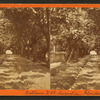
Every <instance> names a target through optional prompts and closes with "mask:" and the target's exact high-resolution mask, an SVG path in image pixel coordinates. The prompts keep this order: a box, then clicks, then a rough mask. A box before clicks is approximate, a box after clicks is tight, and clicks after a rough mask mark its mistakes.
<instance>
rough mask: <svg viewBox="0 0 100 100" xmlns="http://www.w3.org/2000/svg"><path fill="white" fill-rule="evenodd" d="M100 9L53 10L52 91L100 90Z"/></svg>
mask: <svg viewBox="0 0 100 100" xmlns="http://www.w3.org/2000/svg"><path fill="white" fill-rule="evenodd" d="M99 16H100V8H92V7H90V8H77V7H75V8H53V10H52V13H51V27H52V28H51V31H52V32H51V35H50V36H51V38H50V41H51V42H50V46H51V49H50V54H51V55H50V58H51V62H50V73H51V89H62V90H100V74H99V73H100V56H99V55H100V32H99V31H100V23H99V21H100V19H99Z"/></svg>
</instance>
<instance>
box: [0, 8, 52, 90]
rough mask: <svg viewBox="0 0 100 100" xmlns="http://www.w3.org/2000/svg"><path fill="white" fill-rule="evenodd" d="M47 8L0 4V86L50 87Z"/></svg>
mask: <svg viewBox="0 0 100 100" xmlns="http://www.w3.org/2000/svg"><path fill="white" fill-rule="evenodd" d="M48 18H49V16H48V9H46V8H45V9H44V8H32V7H26V8H10V7H6V8H0V89H1V90H5V89H6V90H27V89H50V71H49V69H50V65H49V56H48V55H49V42H50V39H49V32H48V24H49V22H48Z"/></svg>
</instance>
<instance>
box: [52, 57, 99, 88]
mask: <svg viewBox="0 0 100 100" xmlns="http://www.w3.org/2000/svg"><path fill="white" fill-rule="evenodd" d="M51 89H68V90H69V89H72V90H80V89H82V90H83V89H96V90H98V89H99V90H100V55H97V56H86V57H84V58H81V59H80V60H79V61H78V62H75V63H74V62H71V63H69V64H63V65H60V66H59V68H58V67H57V68H55V69H51Z"/></svg>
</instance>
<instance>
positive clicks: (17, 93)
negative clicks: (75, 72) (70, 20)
mask: <svg viewBox="0 0 100 100" xmlns="http://www.w3.org/2000/svg"><path fill="white" fill-rule="evenodd" d="M6 7H13V8H14V7H22V8H23V7H37V8H38V7H72V8H73V7H82V8H83V7H84V8H89V7H93V8H99V7H100V4H0V8H6ZM0 95H1V96H100V90H0Z"/></svg>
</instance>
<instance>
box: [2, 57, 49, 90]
mask: <svg viewBox="0 0 100 100" xmlns="http://www.w3.org/2000/svg"><path fill="white" fill-rule="evenodd" d="M0 89H50V74H49V69H48V68H46V67H45V66H43V65H42V64H40V63H37V62H36V63H34V62H32V61H31V60H28V59H25V58H23V57H21V56H17V55H7V56H6V55H2V56H1V57H0Z"/></svg>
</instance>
